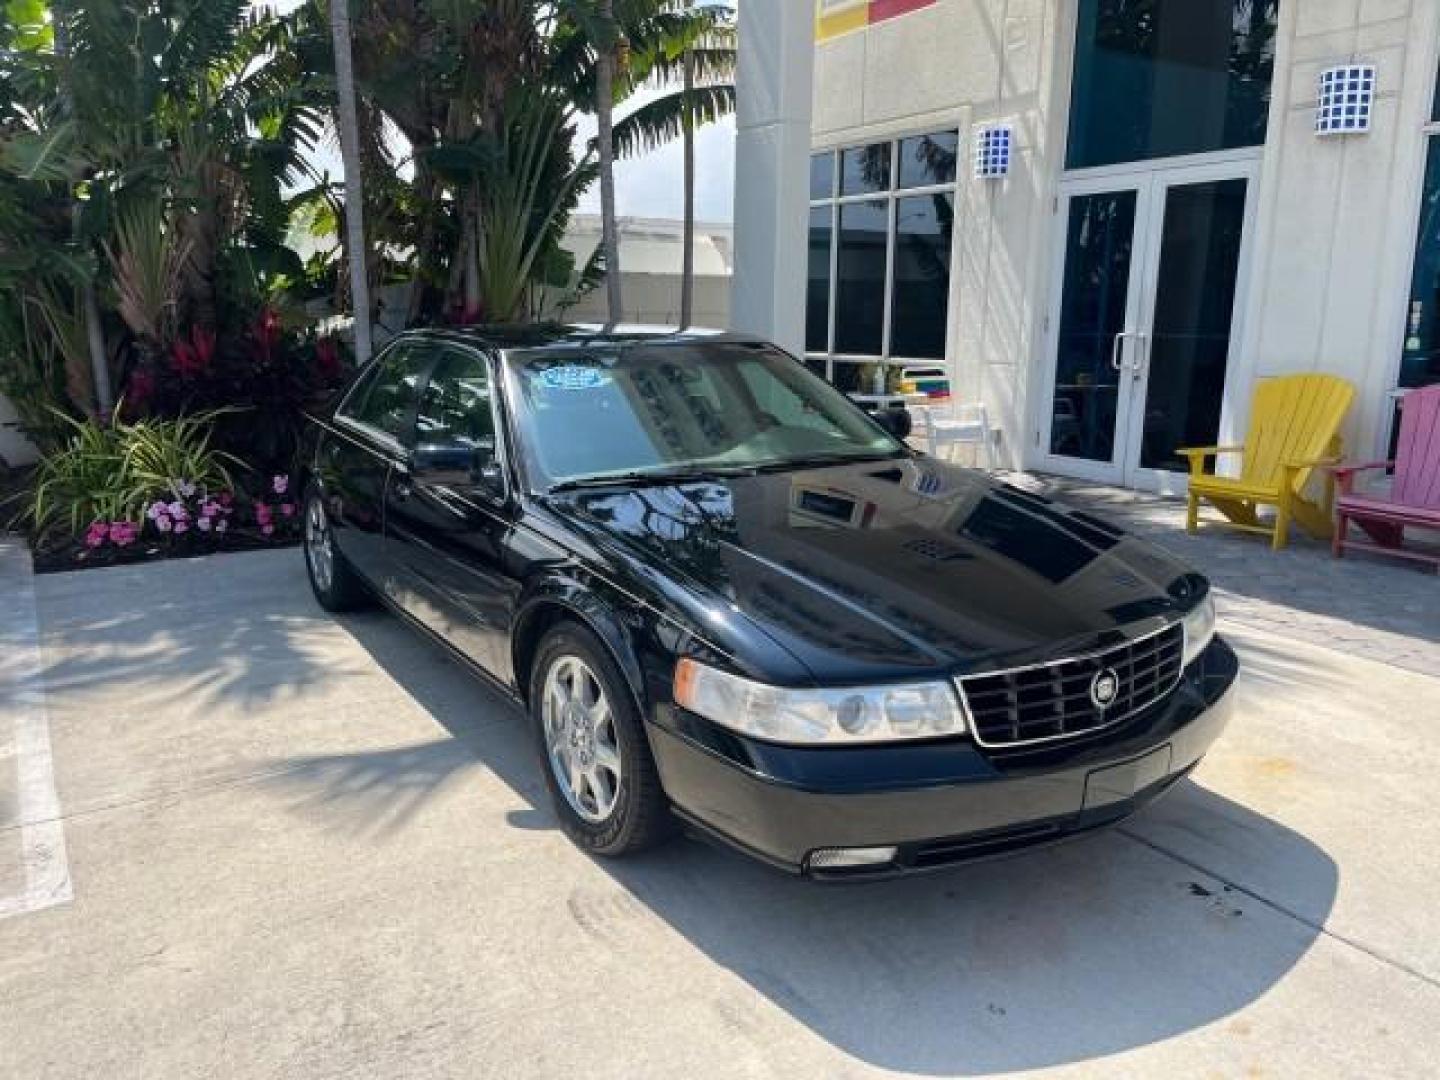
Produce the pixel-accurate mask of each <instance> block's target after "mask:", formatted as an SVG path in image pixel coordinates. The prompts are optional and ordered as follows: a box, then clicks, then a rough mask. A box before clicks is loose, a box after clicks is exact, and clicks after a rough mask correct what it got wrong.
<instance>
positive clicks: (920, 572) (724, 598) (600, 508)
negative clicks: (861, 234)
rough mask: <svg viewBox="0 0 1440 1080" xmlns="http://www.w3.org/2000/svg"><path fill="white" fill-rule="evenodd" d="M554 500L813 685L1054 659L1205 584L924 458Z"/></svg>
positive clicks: (1065, 514) (597, 537)
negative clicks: (784, 655) (745, 629)
mask: <svg viewBox="0 0 1440 1080" xmlns="http://www.w3.org/2000/svg"><path fill="white" fill-rule="evenodd" d="M551 507H552V509H553V510H554V511H556V512H557V513H559V514H560V515H561V516H562V517H563V518H565V519H567V520H568V521H569V522H570V524H571V526H572V527H574V528H577V529H579V530H580V531H582V532H583V533H584V534H585V535H586V537H587V538H588V539H589V540H590V541H591V542H592V543H595V544H597V545H600V546H603V547H604V548H606V549H608V550H609V551H610V552H611V553H612V554H613V555H614V556H616V557H618V558H622V559H629V560H631V561H632V563H633V562H639V563H641V564H643V565H644V566H645V567H647V568H648V569H649V571H650V573H652V574H653V573H654V572H656V571H659V572H661V573H664V574H668V575H669V576H671V577H674V578H678V579H680V580H681V581H682V582H683V583H684V584H685V585H686V586H687V592H690V593H693V594H696V595H698V596H700V597H702V598H704V601H703V602H706V603H710V604H713V605H716V606H717V607H718V608H723V610H724V612H725V614H727V615H729V614H733V613H736V612H738V613H739V614H741V615H743V616H744V617H745V618H748V619H749V620H751V621H752V622H753V623H754V624H756V625H757V626H758V627H759V628H760V629H762V630H763V631H764V632H765V633H766V634H768V635H769V636H770V637H771V638H773V639H774V640H775V641H777V642H778V643H779V644H781V645H783V646H784V647H785V648H786V649H787V650H788V651H789V652H790V653H791V654H792V655H793V656H794V657H795V658H796V659H797V660H799V661H800V662H801V663H802V664H804V665H805V666H806V667H807V668H808V669H809V671H810V672H811V673H812V674H813V675H814V676H815V677H816V678H817V679H821V680H836V679H840V680H857V681H858V680H861V679H865V678H878V677H887V678H893V677H903V676H904V675H906V674H917V673H919V672H921V671H926V672H933V671H935V670H937V669H944V670H965V669H969V668H972V667H987V666H993V665H994V664H995V663H998V662H1000V661H1001V660H1004V661H1005V662H1016V663H1024V662H1029V661H1030V660H1031V659H1039V658H1042V657H1053V656H1054V655H1056V653H1057V652H1058V651H1062V650H1067V649H1072V648H1083V647H1087V646H1089V645H1096V644H1102V643H1104V641H1105V639H1106V632H1107V631H1114V630H1115V629H1116V628H1117V627H1122V626H1129V625H1133V624H1136V623H1141V622H1145V621H1146V620H1154V619H1156V618H1157V617H1174V616H1175V615H1176V614H1178V612H1179V611H1181V610H1183V609H1185V608H1188V607H1189V606H1190V605H1191V604H1192V603H1193V601H1194V598H1195V596H1196V595H1197V594H1198V591H1199V590H1203V589H1204V587H1205V585H1204V582H1203V579H1201V578H1198V577H1197V576H1195V575H1194V574H1193V573H1191V572H1190V571H1189V570H1188V568H1187V567H1185V566H1184V565H1183V564H1181V563H1180V562H1179V561H1178V560H1175V559H1173V558H1171V557H1170V556H1169V555H1167V554H1166V553H1164V552H1162V551H1160V550H1159V549H1158V548H1156V547H1154V546H1152V545H1150V544H1148V543H1146V542H1144V541H1141V540H1138V539H1136V538H1135V537H1132V536H1129V535H1128V534H1126V533H1124V532H1123V531H1121V530H1119V529H1117V528H1115V527H1114V526H1112V525H1109V524H1108V523H1105V522H1103V521H1100V520H1097V519H1095V518H1092V517H1090V516H1088V515H1086V514H1084V513H1081V512H1079V511H1072V510H1068V509H1065V508H1063V507H1060V506H1058V505H1057V504H1055V503H1052V502H1050V501H1049V500H1048V499H1045V498H1042V497H1040V496H1037V495H1033V494H1030V493H1028V492H1026V491H1023V490H1021V489H1019V488H1016V487H1013V486H1009V485H1004V484H1000V483H997V482H994V481H991V480H989V479H988V478H986V477H984V476H982V475H980V474H977V473H974V472H970V471H968V470H963V469H958V468H955V467H953V466H949V465H945V464H943V463H940V462H936V461H933V460H930V459H927V458H920V459H915V460H896V461H887V462H879V463H874V462H872V463H866V464H856V465H845V466H834V467H829V468H821V469H811V470H804V471H800V472H793V473H770V474H762V475H758V476H743V477H735V478H728V477H727V478H725V479H717V480H713V481H695V482H687V483H683V484H676V485H673V486H659V487H647V488H642V489H635V490H623V489H618V488H615V489H597V490H588V491H576V492H571V493H567V494H565V495H564V496H557V497H555V498H554V499H553V500H552V501H551ZM1111 636H1113V634H1112V635H1111Z"/></svg>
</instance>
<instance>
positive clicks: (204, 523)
mask: <svg viewBox="0 0 1440 1080" xmlns="http://www.w3.org/2000/svg"><path fill="white" fill-rule="evenodd" d="M195 527H196V528H197V529H199V530H200V531H201V532H209V531H210V517H209V515H208V514H205V513H204V512H202V513H201V515H200V520H199V521H197V522H195Z"/></svg>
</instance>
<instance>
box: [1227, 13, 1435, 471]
mask: <svg viewBox="0 0 1440 1080" xmlns="http://www.w3.org/2000/svg"><path fill="white" fill-rule="evenodd" d="M1280 31H1281V32H1280V36H1279V42H1278V55H1277V65H1276V66H1277V73H1276V78H1275V86H1274V99H1273V102H1272V107H1271V112H1270V130H1269V137H1268V139H1267V142H1266V146H1265V156H1264V161H1263V164H1262V170H1261V189H1260V199H1261V202H1260V210H1259V219H1258V221H1257V223H1256V232H1255V241H1256V245H1255V263H1254V273H1253V277H1252V285H1251V289H1250V295H1249V297H1248V309H1247V311H1248V323H1247V328H1246V338H1245V341H1244V345H1243V348H1242V351H1241V356H1240V357H1239V361H1240V363H1241V364H1242V365H1244V367H1245V368H1246V370H1247V371H1248V372H1249V374H1250V375H1251V377H1252V378H1253V377H1258V376H1264V375H1276V374H1282V373H1285V372H1293V371H1324V372H1329V373H1332V374H1336V375H1341V376H1343V377H1345V378H1347V379H1349V380H1351V381H1352V382H1353V383H1355V385H1356V386H1357V387H1358V388H1359V391H1360V399H1359V403H1358V406H1357V407H1356V408H1355V409H1354V410H1352V412H1351V414H1350V419H1349V423H1348V425H1347V431H1346V445H1347V446H1348V447H1350V448H1351V449H1353V450H1354V451H1356V452H1357V453H1359V454H1361V455H1364V456H1368V455H1370V454H1373V453H1376V452H1377V451H1380V450H1382V449H1383V442H1384V436H1385V429H1386V424H1387V421H1388V406H1387V403H1386V394H1387V392H1388V391H1389V390H1390V388H1391V387H1392V386H1393V385H1394V382H1395V377H1396V372H1397V370H1398V366H1399V358H1400V351H1401V346H1402V343H1403V337H1404V330H1405V314H1406V303H1407V299H1408V296H1409V289H1410V273H1411V269H1412V264H1413V259H1414V253H1415V230H1416V223H1417V220H1418V215H1419V203H1420V186H1421V181H1422V177H1423V172H1424V164H1425V149H1426V147H1425V138H1424V136H1423V135H1422V128H1423V127H1424V125H1425V122H1426V120H1427V119H1428V117H1429V113H1430V104H1431V93H1432V90H1433V88H1434V85H1435V73H1436V65H1437V62H1440V4H1437V3H1435V0H1298V2H1297V0H1291V2H1290V3H1284V2H1283V0H1282V5H1281V25H1280ZM1350 61H1356V62H1362V61H1363V62H1367V63H1374V64H1375V65H1376V66H1377V79H1378V95H1377V99H1376V104H1375V112H1374V119H1373V123H1372V130H1371V131H1370V133H1369V134H1366V135H1355V136H1345V137H1340V138H1333V137H1332V138H1317V137H1316V135H1315V130H1314V127H1315V103H1316V76H1317V73H1318V72H1319V71H1320V70H1321V69H1322V68H1325V67H1330V66H1333V65H1335V64H1341V63H1346V62H1350Z"/></svg>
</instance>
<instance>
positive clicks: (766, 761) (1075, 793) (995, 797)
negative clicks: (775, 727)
mask: <svg viewBox="0 0 1440 1080" xmlns="http://www.w3.org/2000/svg"><path fill="white" fill-rule="evenodd" d="M1238 671H1239V663H1238V661H1237V660H1236V657H1235V653H1234V652H1233V651H1232V650H1231V649H1230V647H1229V646H1228V645H1227V644H1226V643H1225V642H1224V641H1222V640H1221V639H1219V638H1216V639H1215V641H1214V642H1213V643H1212V644H1211V646H1210V647H1209V648H1208V649H1207V650H1206V651H1205V653H1204V654H1203V655H1202V656H1201V657H1200V658H1199V659H1198V660H1197V661H1195V663H1193V664H1192V665H1191V666H1190V667H1189V669H1187V670H1186V672H1185V676H1184V678H1183V679H1182V681H1181V683H1180V686H1179V687H1177V688H1176V690H1175V691H1174V692H1173V693H1172V694H1171V695H1170V696H1169V697H1168V698H1166V699H1165V700H1164V701H1162V702H1160V703H1158V704H1157V705H1155V706H1154V707H1153V708H1151V709H1148V710H1146V711H1145V712H1143V713H1141V714H1139V715H1138V716H1135V717H1134V718H1132V719H1131V720H1129V721H1127V722H1126V723H1125V724H1124V725H1123V726H1121V727H1119V728H1115V729H1112V730H1108V731H1106V732H1104V733H1102V734H1100V735H1097V736H1094V737H1091V738H1083V737H1082V738H1077V739H1076V740H1074V741H1073V742H1068V743H1065V744H1063V745H1060V746H1055V745H1048V746H1043V747H1037V748H1034V749H1028V750H1011V751H1005V752H997V751H988V750H981V749H979V748H978V747H976V746H975V744H974V743H973V742H971V741H970V740H969V739H951V740H945V741H940V742H932V743H918V744H911V745H895V746H883V747H864V748H843V749H842V748H834V747H824V748H813V749H812V748H804V747H792V746H776V745H773V744H770V743H764V742H759V741H757V740H754V739H749V738H745V737H743V736H739V735H736V734H735V733H733V732H731V731H728V730H727V729H725V728H722V727H720V726H718V725H716V724H713V723H711V722H710V721H708V720H705V719H703V718H701V717H698V716H695V715H694V714H692V713H688V712H685V711H683V710H680V709H677V708H674V707H663V708H660V709H657V710H656V711H655V713H654V715H653V718H652V723H651V725H650V736H651V738H650V742H651V747H652V749H653V750H654V753H655V760H656V763H657V765H658V767H659V770H660V779H661V782H662V784H663V785H664V788H665V791H666V793H667V795H668V796H669V798H670V800H671V802H672V804H673V805H674V807H675V810H676V812H677V813H678V814H679V815H680V816H681V817H682V818H683V819H685V820H686V821H687V822H688V823H690V824H691V825H692V826H694V827H696V828H698V829H700V830H701V831H703V832H705V833H708V834H711V835H713V836H716V837H718V838H719V839H722V840H724V841H725V842H727V843H729V844H731V845H733V846H735V847H738V848H740V849H742V850H743V851H746V852H747V853H749V854H751V855H753V856H755V857H757V858H760V859H763V860H764V861H766V862H769V863H772V864H774V865H776V866H779V867H781V868H783V869H785V870H789V871H791V872H794V873H810V874H813V876H816V877H841V876H844V877H847V878H849V877H857V876H865V877H873V876H877V875H886V874H894V873H903V872H908V871H920V870H930V869H937V868H939V867H943V866H947V865H951V864H953V863H957V862H963V861H967V860H971V859H975V858H979V857H983V856H987V855H995V854H999V853H1002V852H1005V851H1012V850H1016V849H1020V848H1024V847H1030V846H1034V845H1037V844H1042V843H1047V842H1050V841H1054V840H1058V839H1061V838H1063V837H1065V836H1069V835H1074V834H1076V833H1080V832H1084V831H1087V830H1090V829H1094V828H1098V827H1101V826H1104V825H1109V824H1112V823H1113V822H1115V821H1118V820H1120V819H1122V818H1124V817H1126V816H1128V815H1129V814H1131V813H1133V812H1134V811H1135V810H1137V809H1139V808H1140V807H1141V806H1143V805H1145V804H1146V803H1147V802H1149V801H1150V800H1152V799H1154V798H1155V797H1156V796H1158V795H1160V794H1161V793H1163V792H1164V791H1165V790H1167V789H1168V788H1170V787H1171V786H1173V785H1174V784H1175V783H1176V782H1178V781H1179V780H1180V779H1181V778H1182V777H1184V776H1185V774H1187V773H1188V772H1189V771H1190V770H1191V769H1193V768H1194V767H1195V765H1196V764H1197V763H1198V762H1199V761H1200V759H1201V757H1203V756H1204V754H1205V752H1206V751H1207V750H1208V749H1209V748H1210V745H1211V744H1212V743H1213V742H1214V741H1215V740H1216V739H1217V738H1218V737H1219V736H1220V733H1221V732H1222V731H1223V730H1224V728H1225V725H1226V723H1227V722H1228V721H1229V719H1230V713H1231V711H1232V707H1233V693H1232V690H1233V685H1234V682H1235V678H1236V675H1237V674H1238ZM889 846H894V847H896V848H897V855H896V857H895V859H894V860H892V861H890V862H888V863H885V864H884V865H881V866H875V867H870V868H866V869H847V870H836V871H820V870H816V869H812V868H811V867H810V864H809V859H810V856H811V855H812V854H813V853H814V852H815V851H817V850H819V849H827V848H865V847H889Z"/></svg>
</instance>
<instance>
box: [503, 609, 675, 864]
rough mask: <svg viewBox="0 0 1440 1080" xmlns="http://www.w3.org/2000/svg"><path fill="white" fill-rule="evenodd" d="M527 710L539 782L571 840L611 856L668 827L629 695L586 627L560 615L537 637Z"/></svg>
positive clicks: (638, 847) (653, 839)
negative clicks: (558, 620)
mask: <svg viewBox="0 0 1440 1080" xmlns="http://www.w3.org/2000/svg"><path fill="white" fill-rule="evenodd" d="M530 716H531V727H532V729H533V730H534V734H535V740H536V745H537V749H538V750H539V756H540V763H541V769H542V771H543V772H544V776H545V786H546V787H547V788H549V790H550V798H551V801H552V802H553V803H554V806H555V812H556V814H558V815H559V817H560V823H561V826H562V827H563V828H564V830H565V833H566V835H568V836H569V837H570V839H571V840H573V841H574V842H575V843H576V844H577V845H579V846H580V847H581V848H583V849H584V850H586V851H588V852H590V853H591V854H593V855H601V856H610V857H614V856H622V855H629V854H632V853H634V852H637V851H642V850H644V849H645V848H648V847H651V846H653V845H654V844H656V843H658V842H659V841H661V840H663V839H664V838H665V837H666V836H667V835H669V833H670V831H671V824H670V817H669V811H668V809H667V807H666V803H665V796H664V793H663V792H662V790H661V788H660V778H659V775H658V774H657V773H656V771H655V761H654V759H653V758H652V757H651V755H650V744H649V742H648V740H647V739H646V736H645V731H644V726H643V722H642V720H641V717H640V710H639V709H638V707H637V706H636V704H635V698H634V695H633V694H632V693H631V692H630V687H629V684H628V683H627V682H626V681H625V678H624V676H623V675H622V674H621V673H620V671H619V668H618V667H617V665H616V664H615V662H614V660H613V659H612V658H611V656H610V653H609V651H608V650H607V649H606V648H605V646H604V645H603V644H602V643H601V642H600V640H599V638H597V637H596V636H595V635H594V634H593V633H591V632H590V631H589V630H588V629H586V628H585V627H583V626H580V625H579V624H576V623H568V622H567V623H561V624H560V625H559V626H557V627H555V629H553V630H551V631H550V632H549V633H548V634H547V635H546V636H545V638H544V639H543V640H542V641H541V643H540V647H539V649H538V650H537V651H536V655H535V664H534V666H533V668H532V669H531V674H530Z"/></svg>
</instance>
